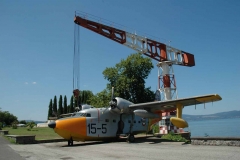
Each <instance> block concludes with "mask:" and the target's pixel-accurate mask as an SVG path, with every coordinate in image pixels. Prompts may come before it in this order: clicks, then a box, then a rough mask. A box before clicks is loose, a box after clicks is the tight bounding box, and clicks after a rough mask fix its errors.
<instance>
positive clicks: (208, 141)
mask: <svg viewBox="0 0 240 160" xmlns="http://www.w3.org/2000/svg"><path fill="white" fill-rule="evenodd" d="M191 144H192V145H210V146H237V147H240V137H191Z"/></svg>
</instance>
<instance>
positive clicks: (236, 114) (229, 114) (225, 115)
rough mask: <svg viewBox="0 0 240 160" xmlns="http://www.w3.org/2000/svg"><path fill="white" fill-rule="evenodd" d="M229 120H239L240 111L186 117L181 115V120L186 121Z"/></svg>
mask: <svg viewBox="0 0 240 160" xmlns="http://www.w3.org/2000/svg"><path fill="white" fill-rule="evenodd" d="M229 118H240V111H228V112H219V113H215V114H209V115H187V114H183V119H185V120H186V121H200V120H211V119H229Z"/></svg>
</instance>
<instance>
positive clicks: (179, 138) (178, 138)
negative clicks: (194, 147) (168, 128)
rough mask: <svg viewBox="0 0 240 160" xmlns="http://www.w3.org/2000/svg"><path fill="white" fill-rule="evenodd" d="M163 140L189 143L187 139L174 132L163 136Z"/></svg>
mask: <svg viewBox="0 0 240 160" xmlns="http://www.w3.org/2000/svg"><path fill="white" fill-rule="evenodd" d="M162 139H167V140H171V141H175V142H188V140H187V139H185V138H184V137H182V136H181V135H179V134H174V133H173V132H170V133H169V134H166V135H163V136H162Z"/></svg>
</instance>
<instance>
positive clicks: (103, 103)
mask: <svg viewBox="0 0 240 160" xmlns="http://www.w3.org/2000/svg"><path fill="white" fill-rule="evenodd" d="M110 100H111V93H110V92H109V91H108V90H107V89H104V90H103V91H102V92H100V93H97V94H96V95H95V96H92V97H91V98H90V103H89V104H90V105H92V106H94V107H97V108H99V107H108V106H109V102H110Z"/></svg>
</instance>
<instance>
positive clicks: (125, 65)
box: [103, 53, 154, 103]
mask: <svg viewBox="0 0 240 160" xmlns="http://www.w3.org/2000/svg"><path fill="white" fill-rule="evenodd" d="M152 68H153V64H152V62H151V59H150V58H147V57H146V58H143V57H142V55H141V54H140V53H137V54H132V55H130V56H128V57H127V59H126V60H121V62H120V63H117V64H116V65H115V67H111V68H106V69H105V70H104V71H103V75H104V78H105V79H107V80H108V81H109V83H108V84H107V89H108V90H109V91H110V90H111V88H112V87H114V92H115V95H118V96H120V97H122V98H124V99H127V100H129V101H131V102H133V103H142V102H149V101H153V100H154V92H152V91H151V90H150V89H151V88H150V87H148V88H145V79H147V77H148V75H149V73H150V71H151V69H152Z"/></svg>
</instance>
